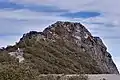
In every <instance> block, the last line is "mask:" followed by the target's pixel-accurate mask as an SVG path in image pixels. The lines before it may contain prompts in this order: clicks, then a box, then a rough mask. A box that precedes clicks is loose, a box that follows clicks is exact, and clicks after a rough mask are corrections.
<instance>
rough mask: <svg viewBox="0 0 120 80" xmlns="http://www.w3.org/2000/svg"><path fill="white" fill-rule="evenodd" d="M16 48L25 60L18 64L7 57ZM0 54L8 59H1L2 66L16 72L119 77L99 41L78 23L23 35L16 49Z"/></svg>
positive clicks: (61, 24)
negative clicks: (106, 74) (21, 69)
mask: <svg viewBox="0 0 120 80" xmlns="http://www.w3.org/2000/svg"><path fill="white" fill-rule="evenodd" d="M17 48H20V49H23V51H24V55H23V56H24V58H25V60H24V61H23V62H22V63H18V61H16V60H15V58H12V59H11V57H9V55H7V53H9V52H13V51H15V50H16V49H17ZM0 53H1V54H0V55H2V56H6V55H7V56H8V57H7V58H9V59H7V60H6V59H3V60H2V58H3V57H1V58H0V60H2V61H0V63H1V64H2V65H5V66H6V65H8V64H9V65H10V64H11V65H12V64H15V65H17V67H20V68H21V66H23V67H24V69H28V68H29V69H30V70H32V71H34V72H35V74H36V75H37V74H40V73H46V74H47V73H52V74H61V73H64V74H74V73H76V74H77V73H92V74H105V73H108V74H118V73H119V72H118V70H117V68H116V65H115V64H114V62H113V60H112V57H111V55H110V53H109V52H107V48H106V46H105V45H104V44H103V42H102V40H101V39H100V38H99V37H94V36H92V35H91V33H90V32H89V31H88V30H87V29H86V28H85V27H84V26H83V25H81V24H80V23H72V22H61V21H58V22H56V23H55V24H52V25H51V26H49V27H47V28H46V29H45V30H44V31H43V32H36V31H31V32H29V33H27V34H24V35H23V37H22V38H21V39H20V41H19V42H18V43H16V45H14V46H9V47H7V48H6V49H4V50H1V51H0ZM3 53H4V54H3ZM11 65H10V66H11ZM19 65H20V66H19ZM23 67H22V68H23Z"/></svg>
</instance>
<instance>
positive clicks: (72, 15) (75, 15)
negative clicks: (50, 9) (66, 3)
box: [60, 11, 100, 18]
mask: <svg viewBox="0 0 120 80" xmlns="http://www.w3.org/2000/svg"><path fill="white" fill-rule="evenodd" d="M60 16H63V17H69V18H90V17H96V16H100V13H99V12H87V11H86V12H84V11H83V12H76V13H65V14H62V15H60Z"/></svg>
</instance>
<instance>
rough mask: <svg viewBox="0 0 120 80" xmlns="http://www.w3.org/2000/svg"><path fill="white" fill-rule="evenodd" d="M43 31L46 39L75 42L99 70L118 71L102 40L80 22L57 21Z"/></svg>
mask: <svg viewBox="0 0 120 80" xmlns="http://www.w3.org/2000/svg"><path fill="white" fill-rule="evenodd" d="M43 33H44V35H45V36H46V38H48V39H52V40H57V39H58V40H59V39H62V40H63V41H70V42H73V43H74V44H76V45H77V46H78V48H79V49H82V50H83V52H85V53H87V54H89V55H90V56H91V58H93V59H94V60H95V61H96V62H97V65H98V66H99V68H100V70H101V72H103V73H115V74H118V73H119V72H118V70H117V68H116V66H115V64H114V62H113V60H112V57H111V55H110V53H109V52H107V48H106V46H105V45H104V44H103V42H102V40H101V39H100V38H99V37H94V36H92V35H91V33H90V32H89V31H88V30H87V29H86V28H85V27H84V26H83V25H81V24H80V23H70V22H57V23H55V24H53V25H52V26H50V27H48V28H46V29H45V30H44V31H43ZM76 50H77V48H76Z"/></svg>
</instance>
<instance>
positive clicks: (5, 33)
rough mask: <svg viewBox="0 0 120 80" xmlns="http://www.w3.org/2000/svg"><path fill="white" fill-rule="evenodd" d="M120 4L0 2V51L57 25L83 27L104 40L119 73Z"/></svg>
mask: <svg viewBox="0 0 120 80" xmlns="http://www.w3.org/2000/svg"><path fill="white" fill-rule="evenodd" d="M119 7H120V0H0V47H2V46H7V45H13V44H14V43H15V42H17V41H19V39H20V37H21V36H22V34H24V33H26V32H29V31H31V30H37V31H42V30H43V29H44V28H45V27H47V26H48V25H50V24H51V23H54V22H56V21H75V22H80V23H82V24H84V25H85V26H86V27H87V28H88V29H89V31H90V32H91V33H92V34H93V35H94V36H99V37H101V38H102V39H103V41H104V43H105V44H106V46H107V47H108V51H109V52H110V53H111V54H112V56H113V59H114V61H115V63H116V64H117V66H118V68H119V70H120V62H119V61H120V54H119V52H120V49H119V47H120V35H119V34H120V10H119Z"/></svg>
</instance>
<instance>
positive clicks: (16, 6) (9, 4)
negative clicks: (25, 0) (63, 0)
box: [0, 1, 68, 12]
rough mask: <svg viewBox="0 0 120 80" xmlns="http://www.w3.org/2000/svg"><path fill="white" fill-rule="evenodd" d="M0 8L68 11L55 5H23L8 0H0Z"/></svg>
mask: <svg viewBox="0 0 120 80" xmlns="http://www.w3.org/2000/svg"><path fill="white" fill-rule="evenodd" d="M0 9H14V10H16V9H28V10H30V11H35V12H68V10H64V9H60V8H57V7H55V6H46V5H24V4H16V3H13V2H8V1H0Z"/></svg>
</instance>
